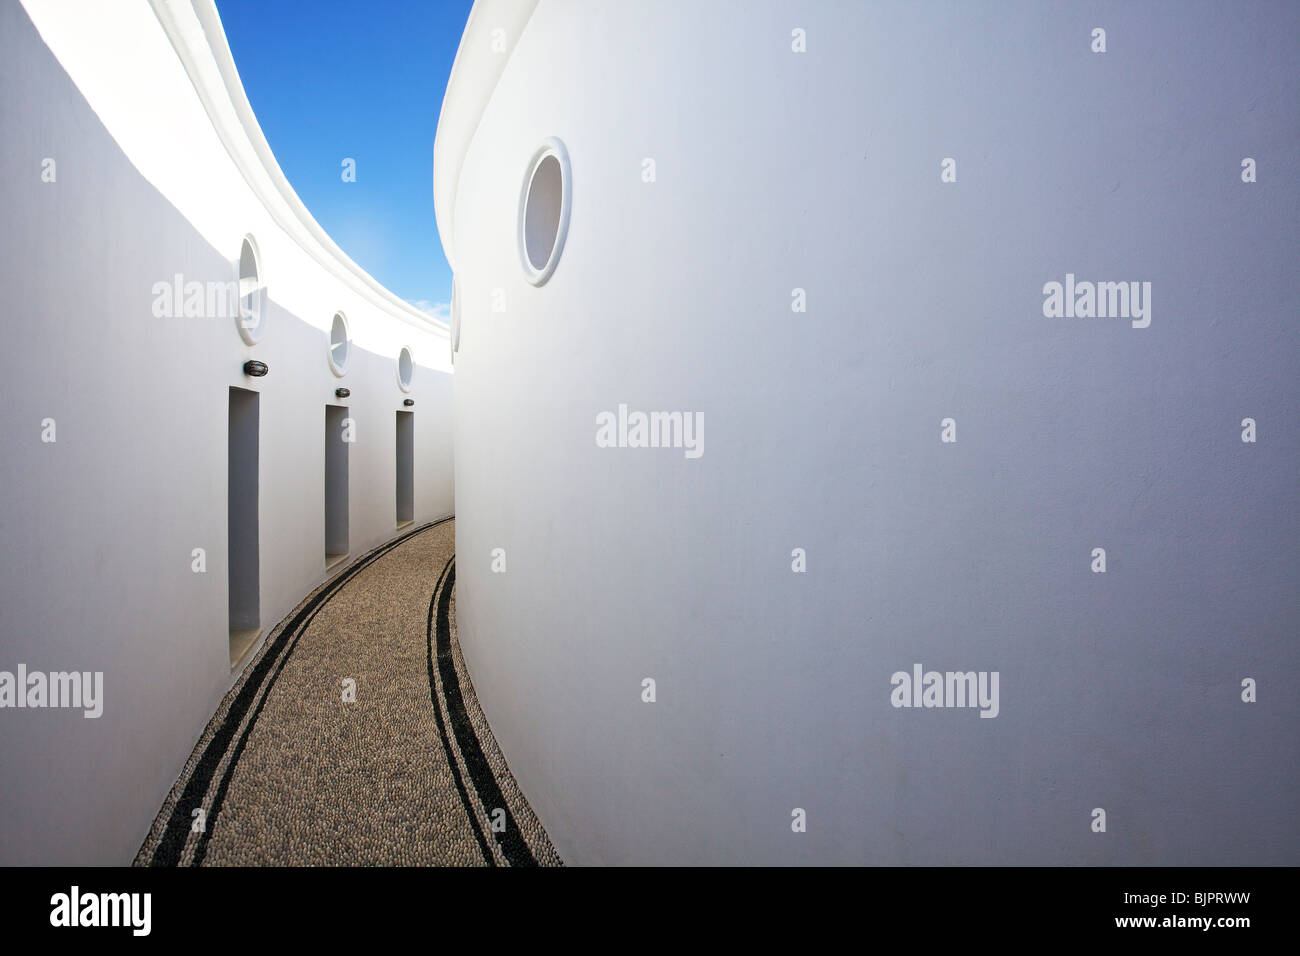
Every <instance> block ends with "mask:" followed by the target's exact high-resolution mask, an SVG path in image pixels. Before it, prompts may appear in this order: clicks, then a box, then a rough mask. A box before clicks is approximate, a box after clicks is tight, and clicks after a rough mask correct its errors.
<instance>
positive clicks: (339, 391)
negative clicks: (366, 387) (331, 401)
mask: <svg viewBox="0 0 1300 956" xmlns="http://www.w3.org/2000/svg"><path fill="white" fill-rule="evenodd" d="M334 394H335V395H337V396H338V397H339V398H347V397H348V396H349V395H351V394H352V390H351V389H349V388H343V387H342V386H341V385H340V386H339V387H338V388H336V389H334Z"/></svg>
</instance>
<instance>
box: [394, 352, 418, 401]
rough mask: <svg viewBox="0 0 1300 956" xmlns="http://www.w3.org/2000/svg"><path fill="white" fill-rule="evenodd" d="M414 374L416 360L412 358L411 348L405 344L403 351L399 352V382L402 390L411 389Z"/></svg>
mask: <svg viewBox="0 0 1300 956" xmlns="http://www.w3.org/2000/svg"><path fill="white" fill-rule="evenodd" d="M413 374H415V361H414V360H413V359H412V358H411V350H410V349H408V348H406V347H405V346H403V348H402V351H400V352H398V353H397V384H398V385H399V386H401V389H402V391H404V392H409V391H410V390H411V376H412V375H413Z"/></svg>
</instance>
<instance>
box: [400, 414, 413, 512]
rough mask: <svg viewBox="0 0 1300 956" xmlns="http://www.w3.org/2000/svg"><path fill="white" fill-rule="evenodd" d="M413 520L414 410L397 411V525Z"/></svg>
mask: <svg viewBox="0 0 1300 956" xmlns="http://www.w3.org/2000/svg"><path fill="white" fill-rule="evenodd" d="M414 520H415V412H398V413H397V526H398V527H399V528H400V527H402V526H403V525H408V524H410V523H411V522H412V521H414Z"/></svg>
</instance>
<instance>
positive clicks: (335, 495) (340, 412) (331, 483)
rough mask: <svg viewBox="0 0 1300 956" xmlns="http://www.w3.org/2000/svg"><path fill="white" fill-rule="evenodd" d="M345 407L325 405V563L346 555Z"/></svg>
mask: <svg viewBox="0 0 1300 956" xmlns="http://www.w3.org/2000/svg"><path fill="white" fill-rule="evenodd" d="M347 417H348V410H347V407H346V406H343V405H326V406H325V567H326V569H329V568H332V567H334V565H336V564H338V563H339V562H340V561H342V560H343V559H344V558H346V557H347V555H348V445H349V442H348V441H347V439H348V438H349V437H350V436H349V435H348V434H347V431H346V426H347Z"/></svg>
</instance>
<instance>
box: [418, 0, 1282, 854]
mask: <svg viewBox="0 0 1300 956" xmlns="http://www.w3.org/2000/svg"><path fill="white" fill-rule="evenodd" d="M506 12H508V5H506V6H505V7H503V6H502V5H500V4H484V3H483V2H482V0H480V3H479V5H478V7H477V8H476V11H475V18H477V20H478V21H480V24H481V26H482V29H480V30H479V33H478V42H477V43H476V44H473V45H469V44H468V40H469V35H468V34H467V44H466V45H462V49H461V52H460V56H459V60H458V64H457V68H456V72H455V73H454V74H453V81H452V89H451V92H450V93H449V100H451V99H453V98H454V97H455V95H456V87H457V84H458V83H461V82H464V83H470V84H472V83H475V82H479V78H481V77H482V76H484V75H491V74H493V73H494V72H496V73H499V74H500V75H499V80H495V86H494V88H493V92H492V95H491V97H490V98H489V99H488V100H487V102H486V106H485V108H484V109H483V112H482V115H481V118H480V120H479V122H478V124H477V128H476V132H475V133H474V135H473V136H472V138H470V139H469V140H468V142H467V144H466V145H465V147H464V149H465V153H464V155H463V157H459V156H458V157H446V156H442V155H440V154H439V152H438V150H436V151H435V155H436V156H438V162H437V163H436V164H435V188H436V189H442V190H443V192H442V193H440V194H439V197H438V209H439V216H440V220H446V216H444V210H446V209H448V208H450V209H452V210H453V213H452V215H451V219H450V226H451V228H450V230H449V229H448V222H447V221H442V223H441V225H442V228H443V231H444V237H446V236H447V233H448V231H450V232H451V237H450V244H451V248H449V250H448V254H449V258H450V260H451V261H452V262H453V263H454V265H455V270H456V284H457V289H458V295H459V298H460V307H461V313H462V325H463V327H462V329H461V341H460V351H459V353H458V354H457V357H456V368H457V374H456V382H455V389H456V424H455V441H456V487H457V499H458V518H457V586H458V592H457V609H458V621H459V629H460V638H461V641H462V644H463V646H464V649H465V655H466V659H467V661H468V663H469V666H470V669H471V671H472V673H473V676H474V683H475V688H476V690H477V692H478V695H479V698H480V700H481V701H482V704H483V706H484V709H485V712H486V713H487V715H488V716H489V718H490V719H491V722H492V728H493V731H494V733H495V734H496V736H497V738H498V740H499V741H500V743H501V745H502V748H503V750H504V752H505V754H506V756H507V758H508V760H509V762H510V766H511V769H512V771H513V772H514V774H515V775H516V777H517V778H518V780H519V781H520V783H521V785H522V787H523V789H524V790H525V792H526V793H527V795H528V797H529V799H530V801H531V802H532V804H533V806H534V807H535V808H536V810H537V812H538V815H539V816H540V818H541V819H542V821H543V822H544V824H545V825H546V827H547V829H548V832H549V833H550V835H551V836H552V838H553V839H554V841H555V843H556V846H557V848H558V849H559V850H560V851H561V853H562V855H563V856H564V858H565V860H566V861H568V862H570V863H703V862H709V863H727V862H744V863H809V862H818V863H1016V864H1021V863H1024V864H1029V863H1038V864H1071V863H1099V864H1153V863H1160V864H1227V863H1237V864H1262V863H1291V864H1294V863H1296V862H1297V861H1298V860H1300V838H1298V837H1297V829H1296V827H1295V825H1294V819H1295V813H1296V811H1297V809H1300V780H1298V777H1297V765H1298V762H1297V756H1298V753H1297V750H1298V747H1297V738H1296V735H1295V727H1296V726H1297V721H1298V719H1300V702H1298V698H1297V696H1296V694H1295V692H1294V688H1295V687H1296V682H1297V679H1300V651H1298V650H1297V644H1296V642H1295V623H1296V620H1297V611H1298V610H1300V608H1298V607H1297V592H1296V584H1295V582H1296V580H1297V572H1298V571H1300V558H1298V556H1297V551H1296V545H1295V542H1296V540H1297V531H1300V527H1298V526H1297V510H1296V507H1295V503H1296V471H1297V464H1298V463H1300V454H1298V452H1300V445H1298V444H1297V438H1296V431H1295V427H1294V426H1295V422H1296V420H1297V411H1298V410H1297V407H1296V392H1295V388H1294V386H1295V382H1296V381H1297V378H1298V374H1297V373H1300V356H1298V355H1297V340H1296V336H1295V331H1294V318H1295V308H1294V278H1295V251H1296V246H1295V222H1296V221H1297V212H1298V211H1300V187H1298V186H1297V182H1298V181H1300V180H1298V179H1297V172H1300V170H1297V165H1296V164H1297V156H1300V142H1297V129H1296V124H1295V121H1294V120H1295V114H1294V104H1295V103H1296V102H1297V99H1298V97H1300V71H1298V70H1297V65H1296V60H1295V57H1294V50H1293V49H1292V45H1293V41H1294V37H1295V36H1296V34H1297V27H1298V24H1297V16H1300V11H1298V10H1297V8H1296V7H1294V6H1292V5H1287V4H1246V5H1240V4H1233V5H1224V4H1217V5H1215V4H1205V3H1149V4H1141V5H1102V6H1099V7H1097V6H1088V7H1086V8H1081V7H1079V6H1078V5H1068V6H1060V5H1051V6H1045V5H1042V4H1037V3H1028V2H1026V3H1008V4H942V5H941V4H934V3H927V4H849V3H842V4H812V3H770V2H769V3H745V4H739V3H710V4H697V3H689V2H685V0H679V2H666V3H655V4H604V3H595V2H587V3H577V2H570V3H562V2H548V0H543V2H541V3H540V4H539V5H538V6H537V9H536V10H535V12H533V14H532V16H531V18H530V19H529V20H528V22H527V24H526V25H524V26H523V27H522V28H521V29H522V33H521V35H519V36H517V37H514V36H512V37H511V38H510V42H511V44H512V49H511V51H510V53H509V59H508V62H507V63H506V64H505V65H504V68H500V69H495V68H491V67H490V66H489V65H485V63H484V61H490V60H491V57H492V56H494V55H497V54H493V53H492V52H491V51H490V49H489V48H488V47H487V46H486V45H485V42H484V37H485V36H486V35H487V34H488V33H489V31H488V29H487V27H488V26H489V25H490V24H491V22H492V20H493V16H494V15H496V14H498V13H500V14H502V16H504V15H505V13H506ZM1094 27H1102V28H1104V29H1105V30H1106V31H1107V39H1108V44H1107V45H1108V50H1107V52H1105V53H1093V52H1092V51H1091V50H1090V45H1091V32H1092V29H1093V28H1094ZM795 28H802V29H803V30H805V31H806V37H807V51H806V52H805V53H795V52H793V51H792V49H791V34H792V30H794V29H795ZM471 99H472V97H471ZM471 125H472V124H466V123H465V122H464V121H463V120H462V121H461V122H460V128H465V127H468V126H471ZM547 136H556V137H559V138H560V139H561V140H562V141H563V142H564V144H565V145H566V147H567V149H568V152H569V155H570V157H571V160H572V178H573V186H572V220H571V226H570V229H569V233H568V237H567V242H566V245H565V249H564V252H563V256H562V258H561V260H560V262H559V264H558V267H557V268H556V270H555V272H554V274H553V275H552V276H551V277H550V280H549V281H548V282H547V283H546V284H545V285H544V286H541V287H537V288H535V287H533V286H531V285H530V284H529V283H528V282H527V281H526V280H525V276H524V273H523V270H522V268H521V265H520V261H519V256H518V252H517V243H516V236H515V224H516V212H517V203H518V201H519V196H520V183H521V178H522V175H523V171H524V168H525V166H526V164H527V163H528V161H529V159H530V157H531V156H532V155H533V153H534V151H535V149H536V148H537V146H538V145H539V143H540V142H541V141H542V140H543V139H544V138H545V137H547ZM442 148H443V145H442V143H441V133H440V146H439V150H441V149H442ZM946 157H952V158H954V159H956V161H957V174H958V175H957V181H956V182H955V183H944V182H941V179H940V173H941V166H940V164H941V161H942V160H943V159H944V158H946ZM1244 157H1251V158H1253V159H1255V160H1256V162H1257V164H1258V170H1259V174H1258V181H1257V182H1255V183H1244V182H1243V181H1242V179H1241V162H1242V159H1243V158H1244ZM645 158H653V160H654V161H655V165H656V180H655V181H654V182H653V183H647V182H645V181H643V179H642V171H643V159H645ZM453 168H454V169H456V170H458V172H457V174H456V176H454V177H451V176H447V177H445V178H444V179H443V180H442V182H439V172H440V170H447V169H453ZM1067 273H1072V274H1074V275H1076V276H1078V277H1079V279H1081V280H1083V279H1087V280H1093V281H1102V280H1104V281H1120V280H1124V281H1128V280H1135V281H1147V282H1150V283H1151V284H1152V293H1151V305H1152V316H1151V322H1150V325H1149V326H1148V327H1146V328H1135V327H1134V326H1133V325H1132V324H1131V322H1130V321H1125V320H1115V319H1096V318H1093V319H1086V318H1084V319H1064V318H1059V319H1057V318H1047V317H1045V316H1044V312H1043V305H1044V294H1043V287H1044V284H1045V283H1048V282H1050V281H1058V282H1063V281H1064V280H1065V276H1066V274H1067ZM796 288H799V289H803V290H806V297H807V311H806V312H798V313H797V312H793V311H792V290H794V289H796ZM495 303H503V304H504V310H503V311H494V304H495ZM620 403H626V404H627V405H628V406H629V407H630V408H631V409H634V410H636V409H639V410H643V411H650V410H668V411H683V412H699V413H702V414H703V417H704V421H705V423H706V426H707V427H706V428H705V432H704V454H703V455H702V456H701V457H699V458H696V459H691V458H688V457H686V456H685V455H684V454H683V452H682V451H681V450H672V449H632V448H601V447H597V444H596V441H595V436H596V416H597V415H598V414H599V413H600V412H602V411H617V409H618V407H619V405H620ZM949 417H951V418H953V419H955V421H956V426H957V439H958V440H957V442H956V443H954V444H947V443H943V442H941V440H940V438H941V436H940V422H941V420H942V419H945V418H949ZM1247 417H1250V418H1253V419H1255V420H1256V421H1257V423H1258V429H1259V431H1258V441H1257V442H1256V443H1254V444H1247V443H1243V442H1242V440H1241V432H1242V427H1241V424H1240V423H1241V421H1242V420H1243V419H1244V418H1247ZM1095 547H1102V548H1105V549H1106V552H1107V556H1108V566H1107V570H1106V572H1105V573H1094V572H1093V571H1092V570H1091V569H1090V567H1091V564H1092V562H1093V558H1092V551H1093V549H1094V548H1095ZM496 548H501V549H504V550H505V552H506V559H507V565H506V567H507V570H506V572H505V573H494V572H493V570H492V563H493V562H492V551H493V549H496ZM794 548H804V549H806V552H807V572H806V573H802V574H797V573H792V569H791V566H792V558H791V552H792V549H794ZM918 662H919V663H920V664H922V665H923V666H924V668H925V669H926V670H930V669H934V670H938V671H949V670H960V671H967V670H972V671H989V672H993V671H996V672H998V673H999V675H1000V693H999V703H1000V707H999V713H998V715H997V716H996V718H994V719H980V717H979V716H978V714H977V711H975V710H970V709H961V710H957V709H925V708H921V709H911V708H907V709H904V708H895V707H894V706H892V705H891V690H892V685H891V677H892V675H893V674H894V673H896V672H899V671H904V672H910V671H911V670H912V668H913V665H914V664H916V663H918ZM644 678H653V679H654V680H655V681H656V682H657V700H656V702H655V703H653V704H651V703H645V702H643V700H642V680H643V679H644ZM1245 678H1253V679H1255V680H1256V681H1257V682H1258V688H1259V691H1258V693H1259V699H1258V702H1256V703H1245V702H1243V700H1242V697H1241V695H1242V688H1241V682H1242V680H1243V679H1245ZM795 808H801V809H804V810H805V811H806V814H807V832H806V833H795V832H792V826H791V821H792V811H793V810H794V809H795ZM1095 808H1102V809H1104V810H1105V811H1106V813H1107V815H1108V826H1107V831H1106V832H1105V833H1096V832H1093V829H1092V823H1093V815H1092V811H1093V810H1094V809H1095Z"/></svg>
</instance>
